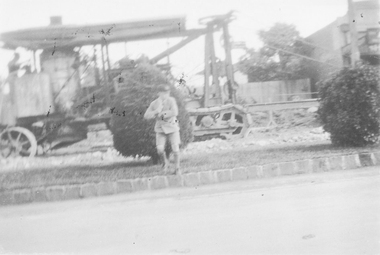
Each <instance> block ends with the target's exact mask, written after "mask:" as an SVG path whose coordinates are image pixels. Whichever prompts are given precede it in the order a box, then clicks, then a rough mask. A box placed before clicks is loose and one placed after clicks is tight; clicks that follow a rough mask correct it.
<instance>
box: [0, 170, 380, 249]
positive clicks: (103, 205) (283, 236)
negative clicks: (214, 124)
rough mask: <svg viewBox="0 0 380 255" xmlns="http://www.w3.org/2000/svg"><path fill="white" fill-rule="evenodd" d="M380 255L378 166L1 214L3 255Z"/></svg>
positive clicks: (28, 207)
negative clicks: (32, 254) (31, 254)
mask: <svg viewBox="0 0 380 255" xmlns="http://www.w3.org/2000/svg"><path fill="white" fill-rule="evenodd" d="M1 253H3V254H28V253H29V254H30V253H34V254H313V253H314V254H380V169H379V168H373V167H372V168H365V169H357V170H355V171H340V172H332V173H320V174H313V175H299V176H288V177H279V178H275V179H262V180H253V181H245V182H234V183H226V184H218V185H212V186H203V187H198V188H181V189H168V190H161V191H155V192H149V191H148V192H143V193H134V194H123V195H117V196H111V197H101V198H94V199H86V200H75V201H66V202H56V203H41V204H29V205H21V206H11V207H2V208H0V254H1Z"/></svg>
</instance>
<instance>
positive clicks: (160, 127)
mask: <svg viewBox="0 0 380 255" xmlns="http://www.w3.org/2000/svg"><path fill="white" fill-rule="evenodd" d="M160 109H161V111H160V114H159V116H158V117H157V118H156V124H155V126H154V131H155V132H157V133H165V134H170V133H174V132H176V131H179V125H178V120H177V115H178V106H177V102H176V101H175V99H174V98H173V97H169V98H167V99H165V100H164V101H162V99H160V98H157V99H156V100H154V101H153V102H152V103H151V104H150V105H149V108H148V109H147V111H146V113H145V116H146V118H148V119H151V118H153V116H152V115H153V114H152V112H154V111H156V110H160Z"/></svg>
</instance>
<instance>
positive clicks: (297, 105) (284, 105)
mask: <svg viewBox="0 0 380 255" xmlns="http://www.w3.org/2000/svg"><path fill="white" fill-rule="evenodd" d="M310 107H319V99H309V100H302V101H290V102H278V103H266V104H252V105H245V109H246V110H247V111H248V112H264V111H278V110H288V109H302V108H310Z"/></svg>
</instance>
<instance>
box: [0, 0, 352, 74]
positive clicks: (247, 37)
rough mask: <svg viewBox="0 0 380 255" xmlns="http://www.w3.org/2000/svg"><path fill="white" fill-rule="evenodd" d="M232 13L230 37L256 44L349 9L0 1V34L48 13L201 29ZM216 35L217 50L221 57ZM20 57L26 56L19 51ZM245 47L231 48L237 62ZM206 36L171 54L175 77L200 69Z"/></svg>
mask: <svg viewBox="0 0 380 255" xmlns="http://www.w3.org/2000/svg"><path fill="white" fill-rule="evenodd" d="M231 10H235V11H236V15H237V19H236V20H235V21H233V22H232V23H231V24H230V34H231V36H232V40H233V41H244V42H245V43H246V44H247V46H248V47H253V48H258V47H260V40H259V39H258V36H257V33H258V31H259V30H262V29H264V30H266V29H269V28H270V27H271V26H273V25H274V24H275V23H276V22H284V23H288V24H294V25H295V26H296V28H297V30H298V31H299V32H300V35H301V36H303V37H307V36H308V35H310V34H312V33H314V32H316V31H317V30H319V29H321V28H323V27H324V26H326V25H328V24H329V23H331V22H332V21H334V20H335V19H336V18H338V17H341V16H343V15H344V14H345V13H346V12H347V0H135V1H131V0H33V1H31V0H0V33H3V32H6V31H13V30H17V29H24V28H32V27H43V26H47V25H48V24H49V22H50V16H57V15H59V16H62V19H63V23H64V24H70V25H85V24H99V23H115V22H122V21H128V20H134V19H144V18H146V19H151V18H155V17H167V16H178V15H183V16H186V27H187V28H188V29H189V28H199V27H200V25H199V24H198V20H199V19H200V18H202V17H206V16H212V15H217V14H225V13H227V12H229V11H231ZM219 37H220V34H219V35H218V34H216V35H215V42H216V44H217V49H216V51H217V52H216V54H217V56H220V58H222V59H223V58H224V56H223V51H222V48H221V45H220V43H219ZM179 40H181V39H170V40H167V39H163V40H155V41H141V42H133V43H132V42H131V43H128V44H127V45H126V47H125V45H120V44H119V45H113V46H111V48H110V55H111V63H115V62H116V61H117V60H119V59H120V58H122V57H123V56H125V54H128V55H129V56H130V57H132V58H136V57H138V56H140V55H141V54H145V55H147V56H149V57H153V56H155V55H157V54H159V53H160V52H162V51H164V50H165V49H167V47H168V46H170V45H174V44H175V43H176V42H178V41H179ZM20 53H21V54H22V58H21V60H22V61H25V60H27V59H29V56H30V55H29V54H28V53H27V52H24V51H22V50H21V51H20ZM242 54H244V51H243V50H234V51H233V52H232V56H233V61H234V62H236V61H238V59H239V57H240V56H241V55H242ZM12 56H13V52H12V51H9V50H3V49H0V76H2V77H4V76H6V74H7V68H6V66H7V63H8V62H9V61H10V60H11V59H12ZM203 59H204V38H203V37H200V38H199V39H197V40H195V41H193V42H191V43H190V44H189V45H187V46H185V47H184V48H182V49H181V50H179V51H177V52H176V53H174V54H173V55H171V56H170V61H171V64H172V65H173V69H172V72H173V74H174V75H175V76H177V77H178V76H179V75H180V74H182V73H184V74H185V77H187V78H188V79H193V78H194V77H196V76H194V74H195V73H196V72H199V71H201V70H203V64H202V62H203Z"/></svg>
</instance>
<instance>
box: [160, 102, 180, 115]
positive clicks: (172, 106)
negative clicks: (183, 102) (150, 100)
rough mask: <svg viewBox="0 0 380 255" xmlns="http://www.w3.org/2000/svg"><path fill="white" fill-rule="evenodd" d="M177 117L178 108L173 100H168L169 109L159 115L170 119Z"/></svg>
mask: <svg viewBox="0 0 380 255" xmlns="http://www.w3.org/2000/svg"><path fill="white" fill-rule="evenodd" d="M177 115H178V106H177V102H176V101H175V99H174V98H170V109H169V110H167V111H163V112H161V113H160V116H162V117H164V118H170V117H174V116H177Z"/></svg>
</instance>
